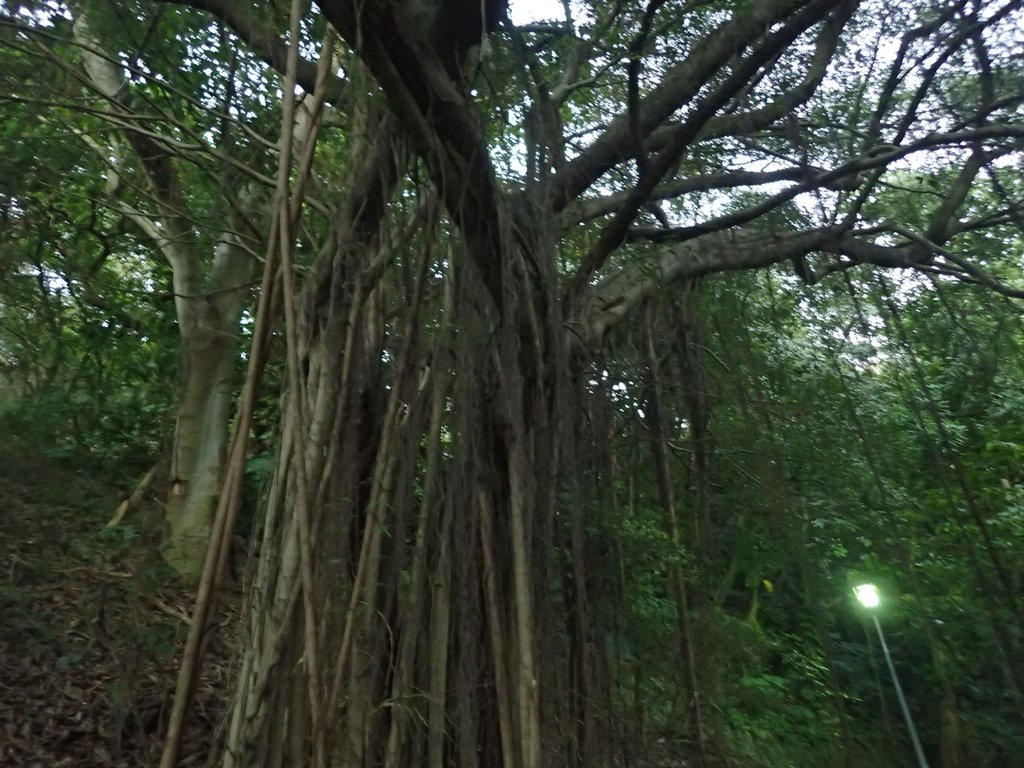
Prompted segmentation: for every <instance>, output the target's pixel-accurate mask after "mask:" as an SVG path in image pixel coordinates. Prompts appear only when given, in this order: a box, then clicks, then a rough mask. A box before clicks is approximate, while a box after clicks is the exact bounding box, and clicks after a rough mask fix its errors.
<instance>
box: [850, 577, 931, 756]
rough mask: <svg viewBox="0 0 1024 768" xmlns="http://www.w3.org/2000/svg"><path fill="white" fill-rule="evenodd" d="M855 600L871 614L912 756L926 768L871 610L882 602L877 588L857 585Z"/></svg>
mask: <svg viewBox="0 0 1024 768" xmlns="http://www.w3.org/2000/svg"><path fill="white" fill-rule="evenodd" d="M853 593H854V594H855V595H856V596H857V600H859V601H860V604H861V605H863V606H864V607H865V608H868V609H869V610H870V613H871V618H872V619H873V620H874V622H875V629H876V630H877V631H878V641H879V642H880V643H881V644H882V654H883V655H884V656H885V663H886V665H887V666H888V667H889V675H890V676H891V677H892V686H893V688H895V689H896V698H897V699H898V700H899V702H900V710H901V711H902V712H903V719H904V720H906V721H907V731H908V732H909V733H910V741H911V743H912V744H913V745H914V754H915V755H917V764H918V766H919V768H928V761H927V760H926V759H925V756H924V750H923V749H921V740H920V739H918V738H917V729H916V728H915V727H914V720H913V719H912V718H911V717H910V709H909V708H908V707H907V700H906V699H905V698H904V697H903V688H902V687H901V686H900V679H899V678H898V677H896V667H894V666H893V663H892V656H890V655H889V646H888V645H886V644H885V635H884V634H883V633H882V625H881V623H880V622H879V621H878V614H877V613H875V611H874V610H873V609H875V608H877V607H878V604H879V603H880V602H882V600H881V597H879V594H878V588H877V587H876V586H875V585H874V584H859V585H858V586H856V587H854V588H853Z"/></svg>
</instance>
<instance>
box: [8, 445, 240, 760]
mask: <svg viewBox="0 0 1024 768" xmlns="http://www.w3.org/2000/svg"><path fill="white" fill-rule="evenodd" d="M0 454H2V455H0V766H19V767H21V766H26V767H28V766H31V767H32V768H37V767H38V768H51V767H56V766H76V768H77V767H79V766H110V767H116V768H120V767H121V766H125V767H128V766H130V767H131V768H135V767H136V766H140V767H141V766H150V765H156V764H157V763H158V761H159V751H160V747H161V742H160V739H161V734H162V731H163V730H164V728H165V725H166V720H167V714H168V711H169V706H170V701H171V697H172V695H173V691H174V685H175V681H176V676H177V664H178V660H179V658H180V651H181V649H182V647H183V645H184V641H185V636H186V634H187V631H188V615H189V612H190V610H191V603H192V599H193V592H192V590H191V589H187V588H185V587H183V586H182V585H181V584H180V583H178V582H177V581H176V580H175V578H174V577H173V575H172V574H171V573H169V572H168V569H167V568H166V566H164V565H163V564H162V561H161V560H160V557H159V554H158V552H157V550H156V540H157V535H156V533H155V532H151V533H148V534H143V533H139V530H138V528H137V527H135V526H132V525H131V524H129V525H126V526H122V527H118V528H111V529H107V528H105V525H106V522H107V520H108V519H109V517H110V515H111V513H112V511H113V510H114V508H115V507H116V505H117V503H118V501H119V500H120V497H122V496H124V495H126V493H127V492H128V491H130V490H131V489H130V488H128V489H115V490H112V489H111V488H109V487H106V486H105V485H104V484H103V483H100V482H98V481H96V480H93V479H91V478H89V477H87V476H85V475H84V474H82V473H80V472H75V471H74V470H71V469H69V468H67V467H66V466H63V465H62V463H61V462H58V461H56V460H53V459H50V458H47V457H46V456H40V455H33V454H32V452H25V451H20V450H16V449H12V446H11V445H10V444H8V445H5V446H3V448H2V450H0ZM225 603H226V607H223V608H222V609H221V611H220V618H221V620H222V621H223V622H224V623H225V628H227V627H233V626H235V624H236V622H235V621H234V618H233V616H235V615H237V605H238V600H237V599H236V597H235V596H232V597H231V598H229V599H228V600H226V601H225ZM216 634H217V636H218V637H219V638H221V639H219V640H217V639H215V640H214V641H212V642H211V646H210V648H209V650H208V656H207V663H206V664H205V665H204V671H203V674H202V678H201V681H200V684H199V688H198V692H197V695H196V697H195V702H194V706H193V714H192V716H191V718H190V720H189V723H188V725H187V729H186V734H185V739H184V741H183V744H184V745H185V749H184V752H183V755H182V759H181V761H180V763H179V764H180V765H183V766H188V765H204V764H205V762H206V757H207V753H208V751H209V744H210V743H211V737H212V735H213V734H214V732H215V729H216V728H217V727H218V725H219V724H220V723H221V721H222V715H223V712H224V709H225V706H226V701H225V695H226V694H225V692H226V691H228V690H230V685H229V683H230V680H229V679H228V678H229V675H230V669H231V663H230V660H231V652H232V650H231V647H230V641H225V640H224V639H223V638H225V637H230V636H231V634H232V633H231V632H230V631H229V632H226V633H216Z"/></svg>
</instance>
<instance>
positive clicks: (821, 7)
mask: <svg viewBox="0 0 1024 768" xmlns="http://www.w3.org/2000/svg"><path fill="white" fill-rule="evenodd" d="M834 5H835V0H829V1H828V2H823V1H819V0H774V2H764V3H757V4H756V5H755V6H754V7H753V8H747V9H744V12H743V13H742V14H737V15H736V16H734V17H733V18H731V19H729V20H728V21H725V22H723V23H722V24H721V25H719V27H718V28H717V29H716V30H715V31H713V32H712V33H711V34H710V35H708V36H707V37H706V38H704V39H703V40H702V41H700V42H698V43H697V44H695V46H694V49H693V51H692V52H691V53H690V55H689V56H687V57H686V58H685V59H684V60H683V61H681V62H680V63H679V64H676V65H675V66H674V67H672V68H671V69H670V70H669V71H668V73H667V74H666V75H665V77H664V79H663V80H662V81H661V83H660V84H659V85H658V86H657V87H655V88H654V89H653V90H652V91H651V92H650V93H649V94H647V96H646V97H644V98H643V99H642V100H641V103H640V105H639V110H637V114H636V116H635V125H634V128H635V131H636V132H637V133H639V134H640V137H641V138H642V139H644V140H646V139H647V137H649V136H650V134H651V133H652V132H653V131H654V130H655V129H657V128H658V127H660V126H661V125H662V124H663V123H664V122H665V121H666V120H668V119H669V118H670V117H671V116H672V115H673V114H674V113H675V112H676V111H677V110H679V109H680V108H681V107H683V106H685V105H686V104H688V103H690V102H691V101H692V100H693V99H694V98H695V97H696V95H697V94H698V93H699V91H700V90H701V88H702V87H704V85H705V84H706V83H708V82H711V81H713V80H714V78H715V76H716V75H717V74H718V73H720V72H721V71H722V70H723V69H724V68H725V67H726V66H728V65H729V63H730V62H731V61H732V60H733V58H734V57H735V56H736V55H737V54H738V53H739V52H740V51H742V50H743V49H744V48H746V47H747V46H749V45H751V44H753V43H754V42H755V41H757V40H759V39H760V38H761V37H762V36H763V35H764V34H765V30H766V29H768V28H769V27H771V26H772V25H773V24H775V23H779V22H784V23H785V24H786V26H787V28H789V27H791V26H793V25H795V24H799V23H800V22H801V21H804V20H805V17H807V16H810V17H811V18H812V19H817V18H820V16H821V14H822V13H823V12H825V11H826V10H827V8H828V7H832V6H834ZM811 23H813V21H812V20H808V21H807V25H808V26H809V25H810V24H811ZM739 87H741V86H737V90H738V89H739ZM734 93H735V91H734ZM730 95H732V94H730ZM711 117H712V115H707V116H705V117H704V120H702V123H701V127H703V126H704V124H705V123H706V122H707V121H708V120H709V119H710V118H711ZM630 120H631V118H630V115H629V114H628V113H625V114H621V115H619V116H618V117H617V118H615V119H614V120H613V121H612V123H611V125H609V127H608V128H607V129H606V130H605V131H604V133H603V134H602V135H601V136H600V137H598V138H597V139H596V140H595V141H594V142H593V143H592V144H591V145H590V146H589V147H588V148H587V149H586V150H585V151H584V152H583V153H582V154H581V155H580V156H579V157H577V158H576V159H575V160H573V162H571V163H569V164H568V165H567V166H566V167H565V169H564V170H563V171H562V172H560V173H559V174H557V176H556V177H555V178H554V179H553V180H552V183H551V186H550V193H549V204H550V206H551V208H552V210H554V211H555V212H558V211H561V210H562V209H563V208H565V207H566V206H567V205H568V204H569V203H571V202H572V201H573V200H575V199H576V198H577V197H579V196H580V195H581V194H582V193H583V191H584V190H586V189H587V188H588V187H589V186H590V185H591V184H593V183H594V182H595V181H596V180H597V179H599V178H600V177H601V176H602V175H604V173H605V172H607V171H608V170H610V169H611V168H613V167H614V166H616V165H618V164H619V163H621V162H622V161H623V160H624V159H625V158H627V157H629V156H630V152H629V147H630V143H631V140H632V135H631V134H632V131H631V130H630V127H631V126H630Z"/></svg>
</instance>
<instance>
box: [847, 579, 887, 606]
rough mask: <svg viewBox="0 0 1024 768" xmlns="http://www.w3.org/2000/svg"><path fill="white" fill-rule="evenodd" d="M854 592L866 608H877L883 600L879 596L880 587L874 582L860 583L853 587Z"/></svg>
mask: <svg viewBox="0 0 1024 768" xmlns="http://www.w3.org/2000/svg"><path fill="white" fill-rule="evenodd" d="M853 594H855V595H856V596H857V600H859V601H860V604H861V605H863V606H864V607H865V608H877V607H878V604H879V603H880V602H881V598H880V597H879V596H878V587H876V586H875V585H874V584H860V585H858V586H856V587H854V588H853Z"/></svg>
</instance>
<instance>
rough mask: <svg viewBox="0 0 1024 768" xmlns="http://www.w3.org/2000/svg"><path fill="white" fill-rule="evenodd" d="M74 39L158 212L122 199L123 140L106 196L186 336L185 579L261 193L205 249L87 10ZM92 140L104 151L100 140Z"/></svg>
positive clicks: (176, 553)
mask: <svg viewBox="0 0 1024 768" xmlns="http://www.w3.org/2000/svg"><path fill="white" fill-rule="evenodd" d="M75 37H76V41H77V42H78V43H79V46H80V50H81V57H82V60H83V63H84V65H85V71H86V73H87V75H88V77H89V80H90V81H91V84H92V86H93V88H94V89H95V90H96V91H97V93H98V94H100V95H101V96H102V97H103V98H104V99H106V100H107V101H108V102H109V105H110V107H111V109H113V110H120V112H121V114H122V115H123V118H124V122H125V127H124V129H123V133H124V137H125V142H126V143H127V144H128V145H129V146H130V147H131V148H132V150H133V153H134V158H135V160H136V161H137V162H138V163H139V164H140V165H141V166H142V170H143V172H144V174H145V176H146V178H147V180H148V182H149V188H150V193H151V197H152V200H153V202H154V204H155V207H156V212H155V214H154V215H148V214H145V213H143V212H142V211H140V210H138V209H136V208H133V207H132V206H130V205H128V204H127V203H125V202H124V201H122V200H121V199H120V198H119V187H120V181H121V175H122V174H123V173H125V172H127V169H125V168H124V167H123V166H120V165H119V161H120V160H121V159H122V157H121V156H122V155H123V154H124V153H123V152H122V151H121V147H120V146H119V145H117V144H116V143H115V144H112V145H111V146H109V147H107V148H106V150H107V151H108V152H109V155H110V156H112V157H114V158H116V159H117V161H118V162H115V163H114V165H113V166H112V167H111V168H110V171H109V174H110V177H109V179H108V185H107V192H108V195H109V196H110V198H111V200H112V204H113V205H114V207H115V209H116V210H119V211H120V212H121V213H122V214H123V215H124V216H125V217H126V218H128V219H129V220H131V221H132V222H133V223H135V224H136V226H138V228H139V229H140V230H141V231H142V233H143V234H144V235H145V236H147V237H148V238H149V239H150V240H151V242H152V243H153V245H154V247H156V248H157V249H158V250H159V252H160V253H161V255H162V256H163V257H164V258H165V259H166V260H167V262H168V264H169V265H170V267H171V271H172V288H173V293H174V306H175V314H176V318H177V322H178V331H179V336H180V338H181V358H180V367H181V390H180V391H181V394H180V400H179V405H178V412H177V417H176V422H175V430H174V438H173V442H172V445H171V458H170V474H169V478H168V486H167V497H166V508H165V514H164V521H165V536H164V548H163V554H164V558H165V559H166V560H167V562H168V563H169V564H170V565H171V566H172V567H173V568H174V569H175V570H176V571H177V572H178V573H179V574H180V575H181V576H182V577H183V578H184V579H186V580H189V581H195V580H196V579H198V578H199V575H200V573H201V571H202V566H203V558H204V557H205V554H206V545H207V542H208V539H209V535H210V530H211V526H212V524H213V512H214V507H215V504H216V500H217V494H218V493H219V490H220V483H221V479H222V478H221V474H222V469H223V464H224V453H225V448H226V442H227V432H228V424H229V421H230V417H231V410H232V394H233V392H234V388H235V384H236V379H237V374H236V369H237V367H238V353H239V322H240V320H241V316H242V311H243V309H244V308H245V306H246V304H247V303H248V300H249V294H250V285H249V283H250V280H251V278H252V269H253V259H252V256H251V251H250V249H249V248H248V246H247V243H246V240H245V236H246V233H247V232H252V231H253V230H252V225H251V223H250V222H249V221H248V219H249V215H250V214H251V213H252V212H254V211H257V210H258V209H259V202H258V196H257V194H256V193H255V191H254V190H250V191H249V192H247V193H245V192H244V193H243V194H242V196H241V197H242V199H240V200H239V204H238V205H237V206H235V207H233V208H231V211H230V213H229V215H228V216H227V217H226V220H225V222H224V229H223V231H222V232H221V234H220V236H219V238H218V242H217V244H216V246H215V247H214V251H213V254H212V258H210V257H208V256H206V255H205V254H204V253H203V249H202V246H200V244H199V243H198V242H197V238H196V236H195V233H194V232H193V229H192V228H193V223H192V221H190V219H189V210H188V203H187V201H186V200H185V195H184V190H183V189H182V188H181V185H180V182H179V180H178V177H177V174H176V170H175V168H174V166H173V163H172V160H171V156H170V154H169V152H168V151H167V150H166V149H164V148H163V147H162V146H161V144H160V142H159V140H158V139H156V138H154V137H153V136H151V135H149V134H145V133H143V132H141V131H134V130H133V127H132V125H133V124H132V112H131V110H130V107H129V104H128V102H127V98H126V94H125V81H124V75H123V73H122V72H121V71H120V69H119V68H118V67H117V66H116V65H115V64H114V62H113V60H112V59H111V57H110V56H109V55H108V54H106V53H105V52H104V50H103V48H102V46H101V44H100V42H99V40H98V39H97V37H96V35H95V34H94V32H93V31H92V29H91V28H90V26H89V21H88V19H87V18H86V16H85V15H84V14H83V13H82V12H80V13H79V15H78V17H77V19H76V21H75ZM87 143H90V144H91V145H92V146H93V147H94V148H95V149H97V150H99V151H101V152H102V151H103V148H102V147H99V146H98V145H96V144H95V142H92V141H89V142H87ZM206 263H209V267H208V268H204V264H206Z"/></svg>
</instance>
